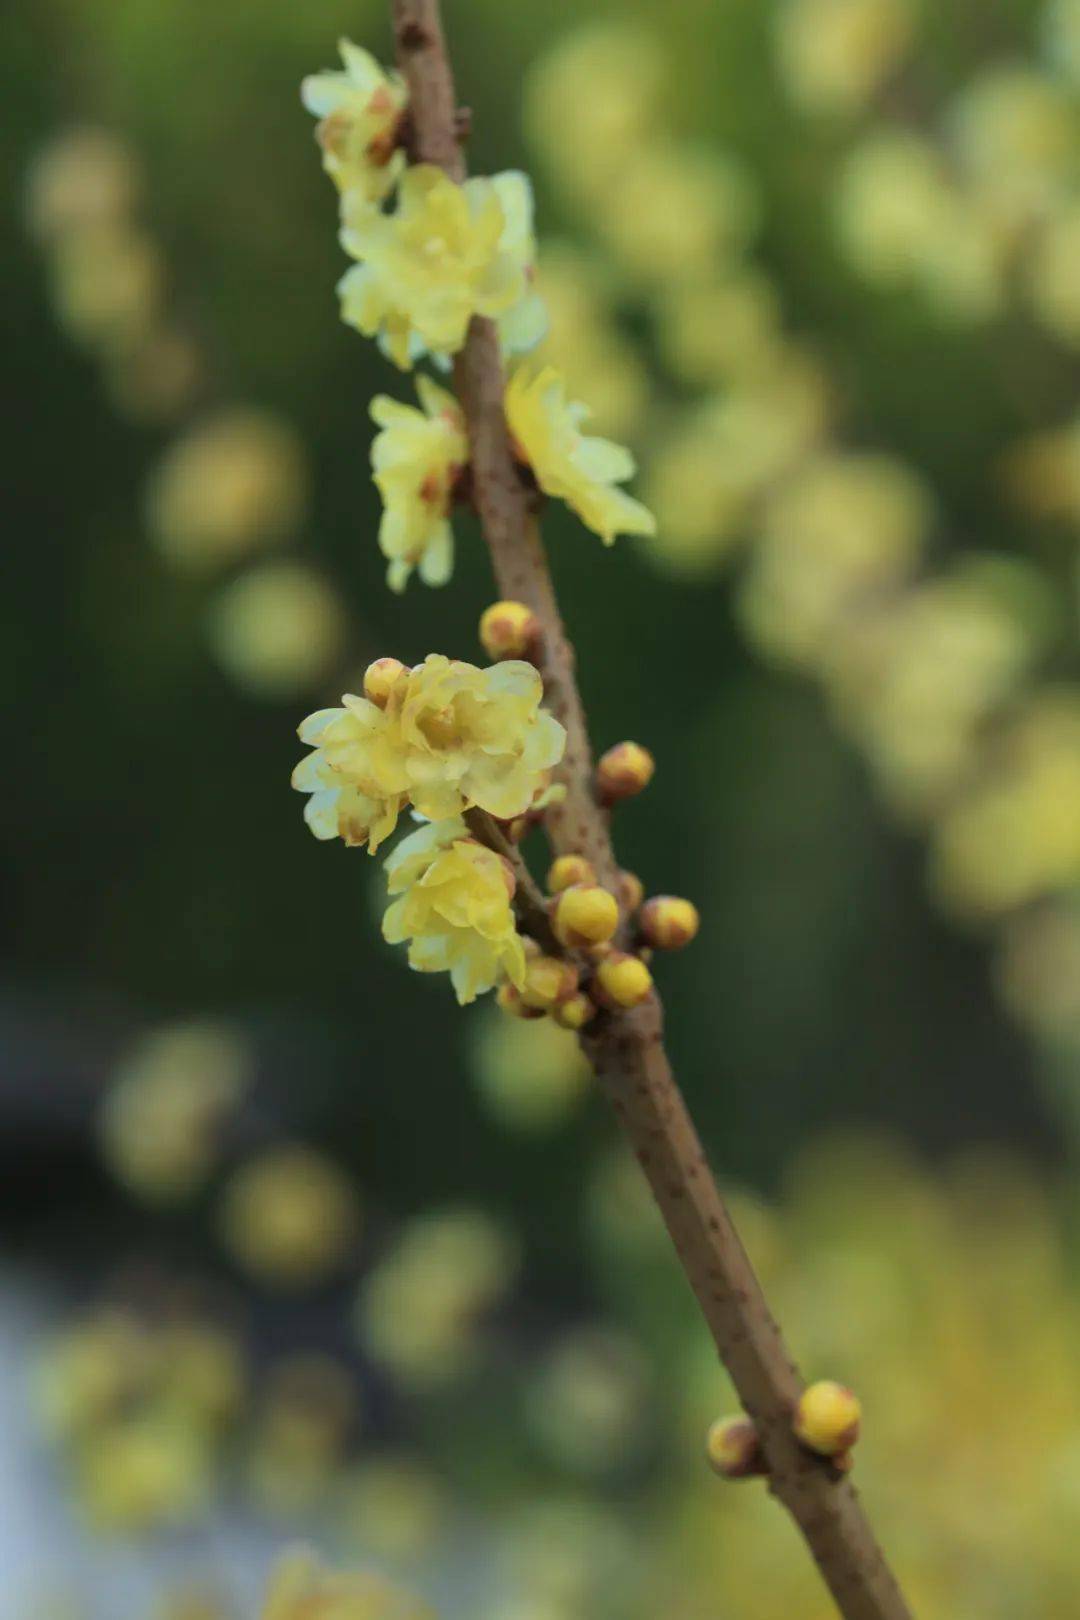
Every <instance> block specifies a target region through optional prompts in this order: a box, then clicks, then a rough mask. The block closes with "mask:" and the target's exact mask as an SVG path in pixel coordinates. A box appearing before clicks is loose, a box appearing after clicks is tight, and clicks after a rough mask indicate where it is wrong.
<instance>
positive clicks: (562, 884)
mask: <svg viewBox="0 0 1080 1620" xmlns="http://www.w3.org/2000/svg"><path fill="white" fill-rule="evenodd" d="M595 882H596V873H595V871H594V870H593V864H592V862H591V861H587V860H586V859H585V857H584V855H560V856H559V858H558V860H555V861H552V863H551V866H550V867H549V868H548V875H547V887H548V893H549V894H561V893H562V891H563V890H564V889H568V888H569V887H570V885H571V884H573V883H595Z"/></svg>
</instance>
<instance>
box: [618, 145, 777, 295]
mask: <svg viewBox="0 0 1080 1620" xmlns="http://www.w3.org/2000/svg"><path fill="white" fill-rule="evenodd" d="M759 213H760V204H759V201H758V197H757V193H756V191H755V188H754V184H753V181H752V180H751V178H750V176H749V175H748V174H747V173H746V171H745V170H744V169H743V168H742V166H741V165H740V164H739V162H738V161H737V159H735V158H734V157H731V156H728V155H727V154H725V153H721V152H717V151H714V150H710V149H708V148H705V149H699V148H697V147H693V146H688V145H684V144H676V143H675V142H668V141H663V140H658V139H655V138H654V139H653V140H651V141H650V142H649V144H648V145H647V146H643V147H641V148H640V149H639V150H636V151H634V152H632V153H631V154H628V156H627V161H626V163H625V166H624V167H623V168H621V169H620V170H619V171H618V173H617V174H616V175H615V176H614V177H613V179H612V180H611V182H610V184H609V185H608V186H606V187H605V188H604V191H603V194H602V195H601V197H600V198H599V199H598V201H597V203H596V206H595V211H594V212H593V214H592V216H591V223H592V225H593V227H594V228H595V230H596V231H597V232H598V233H599V235H600V237H601V239H602V240H603V241H604V242H605V244H606V245H607V247H608V249H609V251H610V252H611V254H612V255H613V257H614V259H615V260H616V262H617V263H618V264H619V265H620V266H621V267H622V268H623V269H624V270H626V271H627V272H628V273H629V274H630V275H631V276H632V277H633V278H635V279H639V280H641V281H644V282H646V283H647V284H649V285H658V286H665V285H671V284H672V283H673V282H675V283H677V282H693V281H697V280H700V279H701V278H703V277H704V276H706V275H708V274H709V273H710V272H713V271H715V270H716V269H717V267H718V265H720V264H723V263H724V262H725V261H727V260H730V259H732V258H734V257H736V256H737V255H738V254H740V253H741V252H742V250H743V249H744V248H745V247H746V245H747V243H748V242H749V240H750V238H751V237H752V236H753V234H754V231H755V229H756V227H757V223H758V216H759Z"/></svg>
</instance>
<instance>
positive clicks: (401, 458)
mask: <svg viewBox="0 0 1080 1620" xmlns="http://www.w3.org/2000/svg"><path fill="white" fill-rule="evenodd" d="M416 392H417V394H418V395H419V398H420V404H421V405H422V407H423V409H422V410H417V409H416V407H415V405H402V404H399V402H398V401H397V400H396V399H390V398H388V397H387V395H386V394H379V395H377V396H376V398H375V399H374V400H372V402H371V415H372V419H373V420H374V422H375V423H376V425H377V426H378V427H380V428H381V429H382V431H381V433H379V434H377V435H376V437H375V441H374V443H373V444H372V446H371V465H372V468H373V469H374V478H375V483H376V485H377V486H378V490H379V494H380V495H381V496H382V499H383V515H382V522H381V523H380V524H379V546H380V548H381V550H382V554H383V556H384V557H387V558H389V561H390V567H389V569H388V570H387V575H386V579H387V584H388V585H389V586H390V589H391V590H392V591H402V590H404V589H405V586H406V584H407V583H408V580H409V576H410V574H411V573H412V571H413V569H414V568H419V570H420V578H421V579H422V580H423V582H424V584H425V585H445V584H446V582H447V580H448V579H449V578H450V574H451V572H452V570H453V566H454V536H453V533H452V532H451V529H450V523H449V512H450V504H451V501H452V499H453V488H454V480H455V478H456V476H457V474H458V473H459V472H460V470H461V469H462V467H464V466H465V464H466V462H467V461H468V459H469V442H468V439H467V437H466V434H465V420H464V417H463V416H462V414H461V410H460V408H459V406H458V403H457V401H456V400H455V399H454V397H453V395H452V394H448V393H446V392H444V390H443V389H441V388H437V387H436V386H435V384H434V383H433V382H432V381H431V379H430V378H429V377H417V379H416Z"/></svg>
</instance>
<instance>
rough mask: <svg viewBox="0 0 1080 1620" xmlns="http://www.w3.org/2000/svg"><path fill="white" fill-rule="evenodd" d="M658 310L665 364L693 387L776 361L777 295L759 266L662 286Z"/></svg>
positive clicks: (741, 374)
mask: <svg viewBox="0 0 1080 1620" xmlns="http://www.w3.org/2000/svg"><path fill="white" fill-rule="evenodd" d="M656 315H657V322H658V327H659V340H660V347H661V349H662V351H663V355H664V359H665V361H666V363H667V365H668V366H669V367H670V369H671V371H672V372H673V373H674V375H675V376H676V377H678V378H679V379H680V381H682V382H687V383H690V384H691V385H692V386H694V387H698V388H709V387H715V386H717V385H718V384H720V383H725V382H738V381H740V380H741V379H742V378H744V377H754V376H757V375H760V374H761V372H763V371H765V370H767V369H768V368H769V367H770V366H773V365H775V364H776V361H777V352H778V343H779V340H780V327H781V315H780V299H779V296H778V294H777V292H776V289H775V287H774V286H773V285H772V283H771V282H770V281H769V280H768V279H767V278H766V277H765V276H763V275H762V274H761V273H760V272H758V271H755V270H741V271H737V272H736V273H734V274H733V275H730V276H726V277H723V278H718V279H716V280H711V281H706V282H702V283H699V284H696V285H693V284H692V285H684V284H681V283H674V284H672V285H670V286H667V287H665V288H662V289H661V290H660V291H659V292H658V294H657V300H656Z"/></svg>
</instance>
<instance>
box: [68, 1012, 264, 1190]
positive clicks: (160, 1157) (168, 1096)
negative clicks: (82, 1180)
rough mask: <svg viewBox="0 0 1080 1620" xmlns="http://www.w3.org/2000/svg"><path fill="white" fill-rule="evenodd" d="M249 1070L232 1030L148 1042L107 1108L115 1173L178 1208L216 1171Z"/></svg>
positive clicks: (159, 1034)
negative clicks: (223, 1136) (224, 1134)
mask: <svg viewBox="0 0 1080 1620" xmlns="http://www.w3.org/2000/svg"><path fill="white" fill-rule="evenodd" d="M248 1067H249V1058H248V1055H247V1052H246V1050H245V1048H244V1044H243V1042H242V1041H241V1039H240V1037H239V1036H238V1035H237V1034H236V1033H235V1032H234V1031H233V1030H231V1029H230V1028H229V1027H228V1026H226V1025H222V1024H212V1023H199V1022H192V1023H189V1024H177V1025H174V1026H172V1027H170V1028H165V1029H159V1030H155V1031H154V1032H153V1033H152V1034H151V1035H148V1036H147V1037H145V1039H143V1040H142V1041H140V1042H139V1043H138V1045H137V1046H136V1047H135V1049H134V1050H133V1051H132V1053H131V1054H130V1056H129V1057H127V1058H126V1059H125V1060H124V1062H123V1063H122V1065H121V1067H120V1068H119V1069H118V1071H117V1073H116V1076H115V1079H114V1081H113V1084H112V1085H111V1087H110V1089H109V1091H108V1092H107V1093H106V1096H105V1098H104V1101H103V1103H102V1108H101V1115H100V1126H99V1128H100V1133H101V1144H102V1152H103V1154H104V1157H105V1161H106V1163H107V1164H108V1166H109V1168H110V1170H111V1171H112V1173H113V1174H114V1175H115V1176H116V1177H117V1179H118V1180H120V1181H121V1182H123V1184H124V1185H125V1186H126V1187H128V1188H129V1189H130V1190H131V1191H132V1192H134V1193H137V1194H138V1195H139V1197H141V1198H147V1199H152V1200H154V1201H161V1202H170V1201H172V1200H175V1199H179V1198H184V1197H186V1196H188V1195H189V1194H190V1193H192V1192H194V1191H195V1190H196V1189H197V1188H198V1187H199V1186H200V1185H201V1184H202V1182H203V1181H204V1180H205V1179H206V1177H207V1175H208V1174H209V1172H210V1170H211V1169H212V1167H213V1165H214V1163H215V1160H216V1158H217V1155H218V1152H219V1150H220V1137H221V1134H222V1130H223V1128H224V1126H225V1124H226V1123H227V1121H228V1118H229V1115H230V1114H231V1112H232V1111H233V1110H234V1109H235V1108H236V1107H237V1106H238V1104H239V1102H240V1101H241V1098H242V1097H243V1094H244V1090H245V1087H246V1085H247V1080H248Z"/></svg>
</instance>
